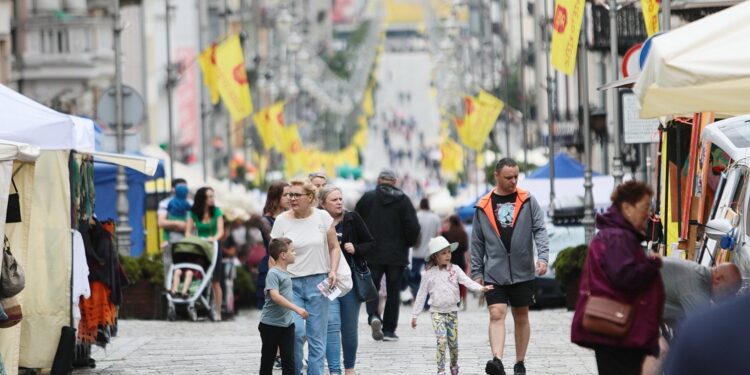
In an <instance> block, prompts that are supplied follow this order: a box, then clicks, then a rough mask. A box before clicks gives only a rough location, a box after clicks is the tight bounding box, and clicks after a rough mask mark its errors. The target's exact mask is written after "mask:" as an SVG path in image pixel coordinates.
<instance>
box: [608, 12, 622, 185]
mask: <svg viewBox="0 0 750 375" xmlns="http://www.w3.org/2000/svg"><path fill="white" fill-rule="evenodd" d="M609 47H610V48H609V54H610V60H612V70H611V74H612V75H611V79H610V81H611V82H614V81H616V80H617V77H618V69H619V65H618V64H617V60H618V53H617V0H609ZM617 93H618V90H617V88H614V89H611V90H609V95H610V100H611V102H612V103H611V104H612V113H611V114H610V118H611V119H612V124H613V125H614V126H613V129H614V143H615V155H614V157H613V158H612V177H614V179H615V186H617V185H619V184H621V183H622V175H623V171H622V150H621V145H620V142H621V141H620V115H619V113H620V103H619V101H618V100H617Z"/></svg>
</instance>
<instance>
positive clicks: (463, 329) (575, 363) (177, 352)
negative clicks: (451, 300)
mask: <svg viewBox="0 0 750 375" xmlns="http://www.w3.org/2000/svg"><path fill="white" fill-rule="evenodd" d="M468 306H469V307H468V310H467V311H460V312H459V366H460V371H461V374H462V375H472V374H478V375H481V374H484V365H485V363H486V362H487V360H488V359H489V358H490V356H491V354H490V348H489V340H488V338H487V323H488V313H487V310H486V308H484V307H478V306H477V303H476V301H475V300H474V299H473V297H472V296H469V303H468ZM259 316H260V315H259V312H258V311H257V310H252V311H249V310H246V311H242V312H241V313H240V314H239V315H238V316H237V317H236V318H234V319H233V320H230V321H222V322H218V323H214V322H210V321H200V322H189V321H177V322H167V321H142V320H120V329H119V335H118V337H116V338H114V339H113V340H112V343H111V344H110V345H109V346H108V347H107V349H106V350H102V349H100V348H94V350H93V357H94V359H96V361H97V362H96V364H97V366H96V368H94V369H80V370H76V371H74V373H75V374H77V375H88V374H108V375H110V374H112V375H119V374H122V375H134V374H144V375H151V374H154V375H155V374H159V375H162V374H180V375H182V374H222V375H233V374H250V373H257V372H258V366H259V363H260V348H261V341H260V335H259V333H258V328H257V327H258V319H259ZM572 316H573V314H572V313H571V312H568V311H565V310H563V309H552V310H542V311H532V312H531V313H530V317H529V319H530V321H531V340H530V343H529V348H528V354H527V356H526V368H527V371H528V373H529V374H539V375H546V374H549V375H552V374H555V375H559V374H581V375H584V374H596V362H595V359H594V355H593V352H592V351H590V350H587V349H584V348H580V347H578V346H576V345H574V344H572V343H570V321H571V318H572ZM359 322H360V324H359V350H358V355H357V365H356V370H357V373H358V374H360V375H369V374H410V375H411V374H434V373H436V371H437V368H436V365H435V337H434V335H433V333H432V324H431V322H430V318H429V313H423V314H422V315H420V316H419V321H418V325H417V328H416V329H412V328H411V327H410V325H409V324H410V322H411V308H410V307H407V306H404V307H402V308H401V311H400V319H399V323H400V324H399V327H398V330H397V334H398V335H399V337H400V338H401V340H400V341H398V342H382V341H375V340H373V339H372V338H371V336H370V328H369V326H368V325H367V316H366V314H365V312H364V307H363V308H362V313H361V315H360V321H359ZM505 326H506V346H505V356H504V357H505V359H504V361H503V362H504V364H505V367H506V371H509V372H510V373H512V370H513V364H514V362H515V361H514V360H515V346H514V343H513V324H512V317H511V316H508V318H507V320H506V324H505ZM275 373H278V374H281V371H280V370H278V371H275Z"/></svg>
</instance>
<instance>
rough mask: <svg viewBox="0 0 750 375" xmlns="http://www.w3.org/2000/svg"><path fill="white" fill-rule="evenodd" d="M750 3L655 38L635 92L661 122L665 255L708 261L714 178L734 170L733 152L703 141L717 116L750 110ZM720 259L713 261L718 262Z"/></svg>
mask: <svg viewBox="0 0 750 375" xmlns="http://www.w3.org/2000/svg"><path fill="white" fill-rule="evenodd" d="M748 17H750V2H742V3H740V4H737V5H735V6H733V7H730V8H727V9H725V10H723V11H720V12H717V13H715V14H712V15H710V16H707V17H705V18H702V19H700V20H697V21H695V22H692V23H690V24H687V25H685V26H682V27H680V28H678V29H675V30H673V31H670V32H668V33H665V34H661V35H658V36H655V37H653V38H652V39H651V40H650V42H649V43H648V44H650V47H649V52H648V56H647V58H646V61H645V64H644V66H643V67H642V72H641V74H640V76H639V77H638V80H637V81H636V83H635V86H634V88H633V91H634V93H635V94H636V96H637V97H638V99H639V102H640V106H641V112H640V115H641V117H642V118H654V117H659V118H660V120H661V123H662V128H661V130H660V140H661V141H660V143H659V147H658V148H657V150H656V151H657V152H658V154H659V156H660V158H659V162H658V167H657V177H658V179H657V181H658V189H657V190H658V192H659V195H658V197H657V198H658V200H659V202H660V205H659V207H658V211H659V214H660V216H661V219H662V220H661V221H662V223H663V228H664V230H663V232H662V233H661V235H662V237H661V240H660V242H661V243H662V244H663V245H664V247H665V253H666V254H672V252H673V250H677V249H680V250H683V251H685V254H686V256H687V258H689V259H695V260H700V259H703V257H702V253H701V252H702V251H701V250H700V248H701V244H702V243H705V242H706V238H705V237H704V235H703V233H702V232H703V229H702V227H701V226H700V225H694V224H692V223H694V222H696V221H697V222H698V223H699V224H705V223H706V221H707V220H708V219H709V216H710V215H711V214H712V212H715V211H716V210H715V209H716V207H715V205H716V204H717V203H718V202H720V201H721V199H722V197H721V194H722V191H720V190H716V189H717V186H718V185H716V183H712V181H714V180H716V175H717V174H720V173H721V171H722V170H723V169H724V168H726V167H727V166H729V163H730V161H731V160H730V158H728V157H726V151H727V150H721V148H720V147H717V146H716V145H714V144H712V143H711V142H710V141H706V142H701V141H700V140H701V137H702V135H703V132H704V131H705V129H707V127H708V126H710V125H709V124H711V123H712V122H714V120H715V118H727V117H731V116H734V115H738V114H743V113H748V112H750V50H747V49H746V48H737V46H742V45H745V44H746V43H747V40H746V39H747V36H748V35H750V24H748V23H747V19H748ZM714 261H715V260H711V261H710V263H713V262H714Z"/></svg>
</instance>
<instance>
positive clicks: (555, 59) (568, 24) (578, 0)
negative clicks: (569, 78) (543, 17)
mask: <svg viewBox="0 0 750 375" xmlns="http://www.w3.org/2000/svg"><path fill="white" fill-rule="evenodd" d="M585 5H586V0H557V1H555V15H554V17H553V18H552V45H551V47H550V49H551V51H552V57H551V62H552V65H553V66H554V67H555V69H557V70H559V71H561V72H563V73H565V74H567V75H571V74H573V69H575V66H576V55H578V37H579V36H580V35H581V24H582V23H583V16H584V6H585Z"/></svg>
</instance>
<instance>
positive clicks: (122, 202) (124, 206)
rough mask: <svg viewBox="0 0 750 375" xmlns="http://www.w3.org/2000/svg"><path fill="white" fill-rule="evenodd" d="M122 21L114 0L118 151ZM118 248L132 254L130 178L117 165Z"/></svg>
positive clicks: (121, 147) (121, 145)
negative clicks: (129, 217)
mask: <svg viewBox="0 0 750 375" xmlns="http://www.w3.org/2000/svg"><path fill="white" fill-rule="evenodd" d="M122 30H123V27H122V21H121V20H120V0H114V26H113V32H114V40H113V42H114V48H115V116H116V121H117V152H119V153H121V154H122V153H124V152H125V124H124V123H123V100H122ZM115 191H117V218H118V220H119V222H118V224H117V231H116V234H117V250H118V252H119V253H120V254H122V255H130V233H132V232H133V229H132V228H131V227H130V224H129V223H128V211H129V207H128V196H127V191H128V178H127V175H126V174H125V167H123V166H118V167H117V184H116V186H115Z"/></svg>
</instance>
